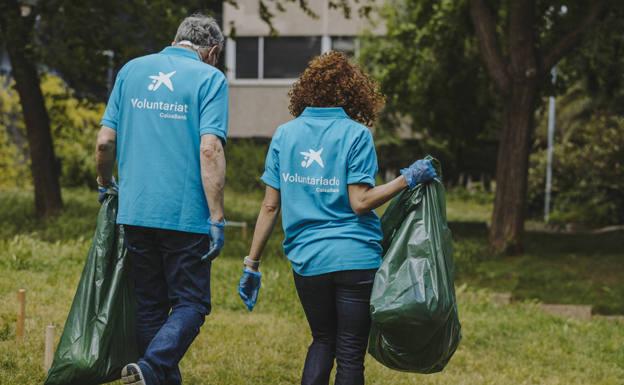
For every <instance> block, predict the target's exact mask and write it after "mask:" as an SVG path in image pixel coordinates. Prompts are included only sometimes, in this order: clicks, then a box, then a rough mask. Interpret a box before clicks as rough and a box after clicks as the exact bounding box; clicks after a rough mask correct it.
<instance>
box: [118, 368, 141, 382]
mask: <svg viewBox="0 0 624 385" xmlns="http://www.w3.org/2000/svg"><path fill="white" fill-rule="evenodd" d="M121 382H122V383H124V384H128V385H145V380H144V379H143V372H141V368H140V367H139V365H137V364H128V365H126V366H124V368H123V369H121Z"/></svg>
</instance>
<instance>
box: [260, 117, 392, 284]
mask: <svg viewBox="0 0 624 385" xmlns="http://www.w3.org/2000/svg"><path fill="white" fill-rule="evenodd" d="M376 173H377V155H376V153H375V146H374V143H373V137H372V135H371V133H370V131H369V130H368V128H367V127H365V126H363V125H361V124H359V123H357V122H356V121H354V120H352V119H350V118H349V116H347V114H346V113H345V112H344V110H343V109H342V108H340V107H337V108H311V107H308V108H306V109H305V110H304V112H303V113H302V114H301V115H300V116H299V117H298V118H296V119H294V120H291V121H290V122H288V123H286V124H284V125H282V126H280V127H279V128H278V129H277V131H276V133H275V135H274V136H273V140H272V141H271V146H270V147H269V152H268V154H267V157H266V163H265V172H264V174H263V175H262V180H263V181H264V183H266V184H267V185H269V186H271V187H273V188H275V189H277V190H279V191H280V195H281V202H282V225H283V227H284V233H285V239H284V251H285V253H286V255H287V256H288V259H289V260H290V261H291V263H292V267H293V269H294V270H295V272H297V273H298V274H300V275H320V274H324V273H330V272H334V271H342V270H359V269H376V268H378V267H379V265H380V264H381V252H382V248H381V239H382V232H381V224H380V222H379V218H378V217H377V215H376V214H375V213H374V212H370V213H367V214H364V215H361V216H358V215H356V214H355V213H354V212H353V210H352V209H351V205H350V203H349V194H348V185H349V184H358V183H364V184H368V185H370V186H374V185H375V174H376Z"/></svg>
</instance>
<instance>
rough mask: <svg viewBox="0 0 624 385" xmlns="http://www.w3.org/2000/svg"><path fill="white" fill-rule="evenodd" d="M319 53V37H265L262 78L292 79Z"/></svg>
mask: <svg viewBox="0 0 624 385" xmlns="http://www.w3.org/2000/svg"><path fill="white" fill-rule="evenodd" d="M320 53H321V38H320V37H319V36H312V37H265V38H264V76H263V77H264V78H267V79H294V78H297V77H299V75H301V73H302V72H303V70H305V68H306V67H307V66H308V63H309V62H310V60H311V59H312V58H313V57H315V56H317V55H319V54H320Z"/></svg>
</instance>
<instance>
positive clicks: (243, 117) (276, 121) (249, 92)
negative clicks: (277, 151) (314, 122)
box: [229, 83, 293, 138]
mask: <svg viewBox="0 0 624 385" xmlns="http://www.w3.org/2000/svg"><path fill="white" fill-rule="evenodd" d="M289 89H290V86H288V85H260V84H258V85H241V84H236V83H234V84H230V115H229V118H230V124H229V126H230V132H229V136H230V137H233V138H251V137H271V136H273V132H274V131H275V129H276V128H277V127H278V126H279V125H281V124H282V123H285V122H287V121H289V120H291V119H292V118H293V117H292V116H291V115H290V112H288V90H289Z"/></svg>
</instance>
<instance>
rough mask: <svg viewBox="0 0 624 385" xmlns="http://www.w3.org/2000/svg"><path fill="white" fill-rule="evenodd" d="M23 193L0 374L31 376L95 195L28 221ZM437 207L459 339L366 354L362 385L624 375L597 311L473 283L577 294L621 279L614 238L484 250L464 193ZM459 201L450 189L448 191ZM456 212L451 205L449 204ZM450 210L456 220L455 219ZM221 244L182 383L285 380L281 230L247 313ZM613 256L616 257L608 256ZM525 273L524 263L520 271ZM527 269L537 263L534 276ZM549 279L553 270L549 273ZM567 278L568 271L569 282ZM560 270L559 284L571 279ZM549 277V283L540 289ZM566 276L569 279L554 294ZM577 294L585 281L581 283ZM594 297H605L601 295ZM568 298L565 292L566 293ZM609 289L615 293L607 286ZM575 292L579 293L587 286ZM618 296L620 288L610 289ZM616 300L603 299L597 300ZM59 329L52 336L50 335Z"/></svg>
mask: <svg viewBox="0 0 624 385" xmlns="http://www.w3.org/2000/svg"><path fill="white" fill-rule="evenodd" d="M30 199H32V196H31V195H30V194H28V193H24V192H1V193H0V225H1V226H0V276H1V277H2V279H0V302H1V303H2V306H0V384H2V385H31V384H41V383H42V380H43V378H44V374H43V372H42V371H41V370H40V369H39V368H40V367H41V362H42V360H43V332H44V328H45V325H47V324H49V323H53V324H55V325H57V326H58V327H59V329H58V330H59V333H60V328H61V327H62V325H63V322H64V320H65V317H66V315H67V311H68V310H69V305H70V303H71V300H72V298H73V295H74V291H75V287H76V285H77V282H78V279H79V276H80V272H81V270H82V266H83V263H84V258H85V256H86V253H87V249H88V247H89V244H90V237H91V233H92V231H93V228H94V218H95V213H96V212H97V209H98V205H97V202H95V194H93V193H87V192H86V191H84V190H70V191H65V202H66V208H67V209H66V211H65V213H64V214H63V215H61V216H60V217H58V218H55V219H52V220H49V221H47V222H46V223H39V222H37V221H36V220H34V219H33V216H32V209H31V203H30ZM260 199H261V195H260V194H256V193H253V194H235V193H231V194H229V195H228V198H227V206H228V213H229V216H230V218H231V219H236V220H246V221H249V222H251V223H253V220H254V219H255V211H256V210H257V206H258V204H259V200H260ZM455 200H456V199H455V197H453V196H452V194H451V196H450V197H449V215H450V217H451V219H452V220H453V222H452V224H451V226H452V227H453V229H454V232H455V236H456V250H457V265H458V273H459V276H460V282H461V284H460V285H458V286H459V289H458V302H459V311H460V319H461V321H462V324H463V331H464V339H463V341H462V343H461V345H460V347H459V350H458V351H457V353H456V355H455V356H454V357H453V359H452V360H451V362H450V364H449V366H448V367H447V368H446V369H445V371H444V372H443V373H441V374H435V375H415V374H407V373H399V372H396V371H392V370H389V369H386V368H384V367H383V366H381V365H379V364H378V363H376V362H375V361H374V360H373V359H372V358H371V357H368V358H367V381H368V383H370V384H381V385H386V384H387V385H403V384H405V385H407V384H453V385H454V384H475V385H477V384H478V385H481V384H493V385H494V384H495V385H507V384H509V385H511V384H514V385H515V384H579V385H580V384H613V385H615V384H621V381H622V378H624V328H623V327H622V324H618V323H613V322H608V321H604V320H592V321H590V322H581V321H572V320H566V319H561V318H557V317H553V316H549V315H546V314H544V313H542V312H541V311H539V309H538V308H537V305H536V303H535V302H534V301H522V302H516V303H514V304H513V305H509V306H497V305H494V304H492V303H491V302H490V301H489V298H488V296H489V291H488V290H483V289H481V287H492V288H495V289H500V290H503V289H504V290H512V291H514V293H515V294H516V295H523V296H524V295H525V294H524V293H525V292H526V297H527V298H528V297H532V296H533V295H532V293H533V292H532V291H531V288H532V287H533V286H541V287H542V288H543V290H541V291H542V292H543V293H542V295H543V296H546V297H547V298H548V296H554V298H553V300H556V301H559V302H561V301H562V300H565V299H566V298H565V297H563V296H562V295H563V294H566V293H567V295H569V296H570V300H571V301H572V300H575V301H578V298H585V297H582V296H583V295H586V294H583V292H582V291H579V288H583V287H585V286H587V283H588V282H590V283H591V282H594V283H596V285H599V282H600V283H602V284H603V285H604V286H606V287H609V288H610V290H616V291H617V290H618V289H617V288H619V287H621V286H622V282H624V281H623V280H622V275H621V274H622V272H621V270H620V271H619V273H617V271H618V267H619V268H620V269H621V265H622V263H621V252H620V251H618V249H617V247H616V246H617V237H616V236H613V237H614V238H613V239H611V238H610V237H609V236H606V237H605V238H592V237H586V238H582V237H581V238H576V237H573V238H570V237H565V236H554V235H549V234H530V235H529V237H528V238H527V254H526V255H524V256H522V257H517V258H511V259H503V260H497V259H492V258H490V257H488V256H487V255H486V253H485V252H484V251H483V250H484V245H485V243H484V241H483V239H484V238H483V236H484V234H485V229H484V226H483V225H482V224H478V223H477V221H480V220H481V218H480V217H479V216H478V214H476V213H479V212H483V211H486V210H485V209H484V208H483V207H477V206H479V205H480V204H478V203H476V202H472V203H471V205H472V206H473V207H472V209H471V210H470V212H471V214H470V215H469V216H463V217H459V216H456V214H451V213H453V210H456V208H457V207H459V206H457V205H456V204H455ZM461 201H462V202H464V200H463V199H461ZM458 212H459V213H460V214H461V213H463V211H462V210H461V209H460V210H459V211H458ZM458 219H462V220H464V221H463V222H462V221H458ZM227 232H228V233H227V246H226V249H225V250H224V253H223V255H222V256H220V257H219V258H218V259H217V260H216V261H215V263H214V266H213V272H212V274H213V285H212V290H213V293H212V296H213V313H212V314H211V315H210V316H209V317H208V319H207V321H206V324H205V326H204V327H203V329H202V333H201V334H200V336H199V337H198V339H197V340H196V342H195V343H194V344H193V346H192V347H191V349H190V351H189V353H188V354H187V356H186V357H185V358H184V360H183V362H182V370H183V375H184V378H185V384H190V385H199V384H202V385H213V384H214V385H240V384H268V385H273V384H295V383H298V381H299V378H300V377H299V376H300V372H301V368H302V365H303V359H304V356H305V351H306V348H307V345H308V344H309V342H310V335H309V330H308V327H307V324H306V321H305V318H304V315H303V313H302V310H301V306H300V305H299V302H298V300H297V296H296V292H295V289H294V286H293V283H292V277H291V274H292V273H291V272H290V268H289V266H288V263H287V261H285V259H284V258H283V256H282V253H281V247H280V242H281V239H280V238H281V233H280V232H279V231H278V232H277V233H276V234H275V235H274V236H273V237H272V239H271V241H270V244H269V248H268V250H267V253H266V259H265V262H264V264H263V272H264V277H263V288H262V292H261V294H260V300H259V302H258V305H257V308H256V310H254V312H253V313H248V312H247V311H246V310H245V309H244V308H243V306H242V304H241V303H240V300H239V298H238V296H237V293H236V286H237V283H238V278H239V274H240V270H241V256H242V255H244V254H245V253H246V251H247V247H248V242H249V240H244V239H241V236H240V230H238V229H231V228H228V229H227ZM618 258H619V260H618ZM528 273H531V274H528ZM540 274H543V276H542V275H540ZM552 277H555V278H556V279H552ZM578 280H580V281H579V282H576V281H578ZM570 281H572V284H570ZM549 282H550V283H551V284H552V287H550V286H544V285H546V284H547V283H549ZM22 287H23V288H26V289H27V290H28V298H27V302H28V317H27V322H26V332H27V338H26V340H25V342H24V343H21V344H17V343H16V342H15V330H14V325H15V309H16V295H15V293H16V291H17V289H19V288H22ZM566 287H568V289H567V291H566V289H565V288H566ZM588 290H589V292H590V293H592V292H594V291H595V290H598V289H596V288H593V287H592V288H591V289H588ZM603 295H604V294H603ZM577 297H578V298H577ZM620 298H622V296H621V295H620ZM586 299H588V300H589V299H591V296H587V298H586ZM619 301H621V299H620V300H619ZM615 302H617V301H616V299H615V298H614V299H613V300H610V301H609V303H615ZM57 339H58V335H57Z"/></svg>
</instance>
